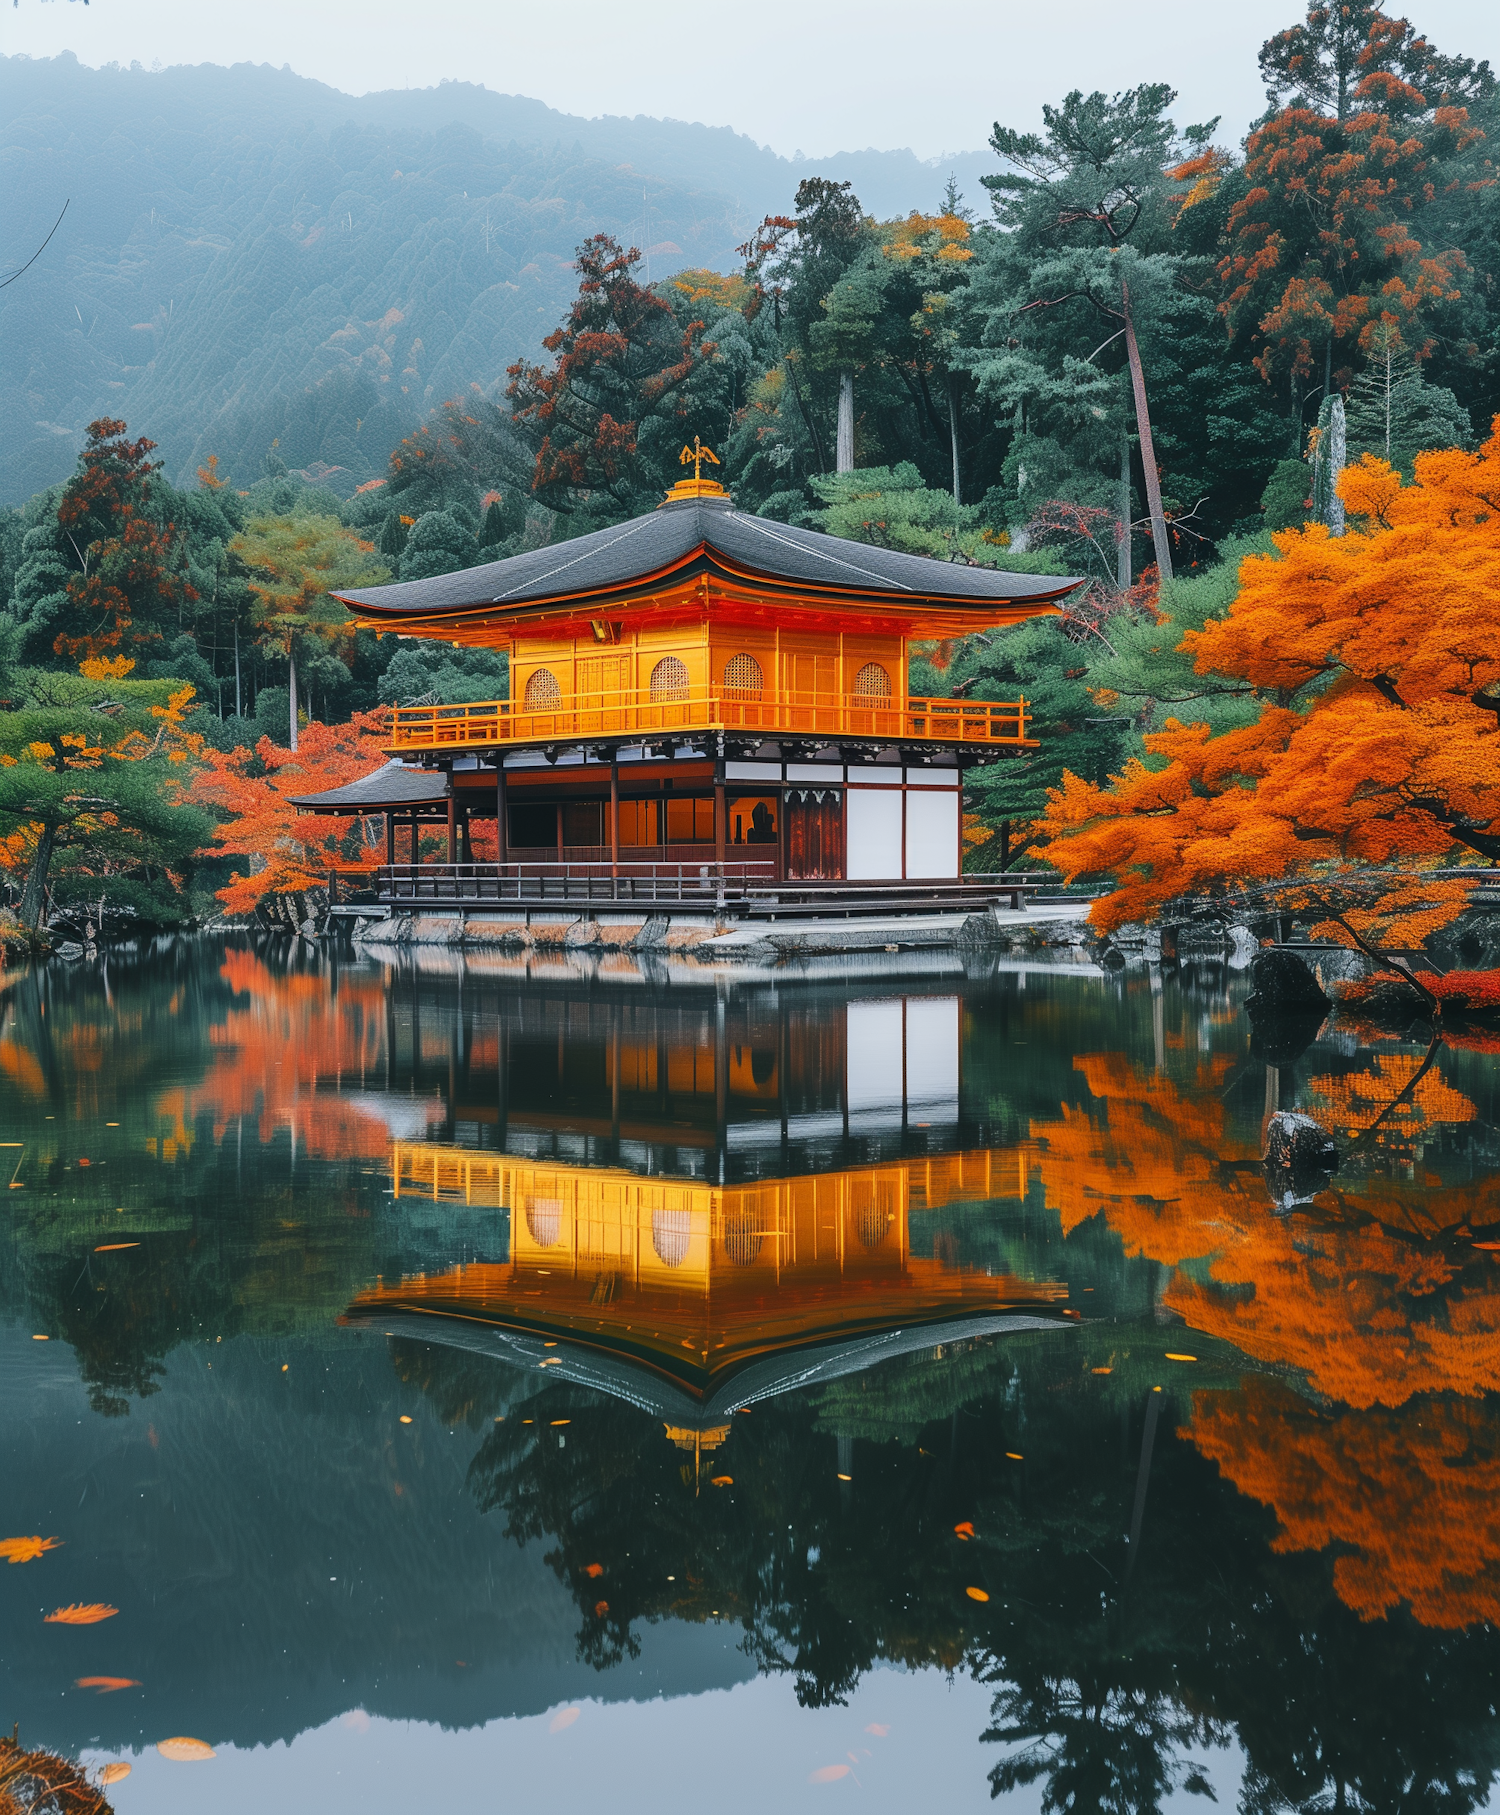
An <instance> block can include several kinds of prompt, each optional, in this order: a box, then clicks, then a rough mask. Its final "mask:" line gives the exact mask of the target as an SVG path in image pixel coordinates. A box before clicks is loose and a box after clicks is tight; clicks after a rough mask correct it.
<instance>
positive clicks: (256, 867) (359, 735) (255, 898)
mask: <svg viewBox="0 0 1500 1815" xmlns="http://www.w3.org/2000/svg"><path fill="white" fill-rule="evenodd" d="M386 720H387V714H386V713H385V711H384V710H383V709H377V710H375V711H373V712H357V713H355V715H354V717H353V718H352V719H350V721H349V722H348V724H346V725H323V724H318V723H316V722H314V723H312V724H309V725H308V726H306V728H305V729H304V730H303V732H302V735H301V738H300V740H299V747H298V748H297V749H296V750H289V749H286V748H284V747H283V746H281V745H279V744H273V743H272V742H271V740H270V738H268V737H263V738H261V740H260V742H259V743H258V744H256V746H255V748H254V749H253V750H247V749H245V748H244V747H243V746H241V747H240V748H239V749H236V750H230V751H219V750H205V751H204V752H203V759H204V763H205V767H204V768H203V769H201V770H200V771H199V772H198V773H197V774H196V775H195V776H194V777H193V780H192V782H191V785H190V786H189V788H188V790H187V793H188V798H189V799H191V800H193V801H196V802H198V803H199V804H200V805H204V806H216V807H220V808H223V809H225V810H226V811H227V812H228V814H229V817H228V819H226V820H225V822H224V823H223V824H222V825H220V826H218V827H216V828H215V830H214V834H213V846H212V849H213V850H214V851H215V853H216V854H219V855H226V854H227V855H229V856H235V857H244V858H247V859H248V860H249V866H250V867H249V870H248V872H246V873H244V874H241V875H237V876H236V877H235V878H234V880H233V881H232V882H230V883H228V884H226V886H225V887H224V888H222V889H220V890H219V891H218V898H219V900H220V901H222V902H223V904H224V906H225V907H226V908H227V909H228V910H229V912H230V913H232V914H244V913H248V912H250V910H251V909H253V908H254V907H255V906H256V904H257V903H258V902H260V901H262V900H263V899H264V898H265V897H266V896H267V895H286V894H291V893H293V892H294V891H297V890H303V889H311V888H318V887H321V886H322V885H324V884H325V883H326V882H327V880H328V873H329V871H331V870H332V871H337V872H339V873H340V874H344V875H356V876H364V875H368V874H369V873H370V872H372V871H373V870H375V869H376V868H378V867H379V865H380V864H382V863H383V862H384V861H385V842H384V835H383V830H382V824H383V822H382V818H381V815H379V814H373V815H370V816H369V817H367V818H364V819H357V820H349V819H325V818H321V817H314V816H312V815H302V814H299V813H298V811H297V809H296V807H294V806H293V805H292V799H293V797H294V796H296V795H300V794H320V793H323V792H324V791H325V790H327V789H329V788H338V787H342V786H344V785H345V784H346V783H348V782H352V781H358V780H359V779H360V778H361V777H363V776H366V775H368V774H370V772H371V771H372V770H374V769H377V768H379V766H380V765H381V763H382V762H383V761H384V751H383V750H382V749H381V740H382V739H383V738H384V736H385V733H386V728H387V725H386Z"/></svg>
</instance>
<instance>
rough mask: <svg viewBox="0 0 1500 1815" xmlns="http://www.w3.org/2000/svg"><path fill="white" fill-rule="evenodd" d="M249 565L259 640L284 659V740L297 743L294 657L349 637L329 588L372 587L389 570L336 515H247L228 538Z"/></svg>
mask: <svg viewBox="0 0 1500 1815" xmlns="http://www.w3.org/2000/svg"><path fill="white" fill-rule="evenodd" d="M229 546H230V550H231V552H232V553H234V554H236V555H238V556H239V558H240V559H241V560H242V561H243V562H244V563H245V565H246V567H247V568H249V569H250V581H249V584H250V590H251V592H253V593H254V594H255V599H256V618H257V621H258V622H259V624H260V626H261V635H262V639H263V640H264V642H265V643H266V644H267V645H268V646H269V647H271V648H273V649H275V650H277V651H278V652H279V653H280V654H281V655H282V656H284V657H285V659H286V663H287V681H288V687H289V690H290V693H291V723H290V726H289V729H288V744H289V747H290V748H291V749H293V750H295V749H296V748H297V657H298V655H299V653H300V652H301V651H303V650H304V649H305V648H307V646H308V645H309V644H311V643H313V642H315V641H316V642H322V643H323V644H325V645H327V646H332V645H336V644H339V643H344V642H347V641H348V640H349V638H350V636H351V634H352V630H351V626H350V620H349V614H348V612H347V611H346V610H345V609H344V607H343V606H342V605H340V604H339V602H338V601H337V600H336V599H332V598H330V597H329V596H328V595H329V594H330V593H331V592H337V591H342V590H343V589H344V588H345V587H350V586H378V585H379V584H380V582H381V581H382V580H388V579H389V578H390V574H389V573H388V572H387V571H386V569H385V568H383V567H382V566H381V565H380V564H379V562H378V561H377V560H375V559H373V558H372V557H373V556H374V552H375V548H374V544H373V543H371V542H362V541H361V540H360V539H359V537H358V536H356V535H355V534H354V533H353V531H352V530H347V529H345V528H344V526H343V525H342V524H341V523H340V522H339V520H338V518H337V517H322V516H312V515H307V516H285V517H252V518H251V519H250V521H249V523H248V524H246V526H245V529H244V531H243V532H242V533H241V534H240V535H238V536H236V537H235V539H234V540H233V542H231V543H230V545H229Z"/></svg>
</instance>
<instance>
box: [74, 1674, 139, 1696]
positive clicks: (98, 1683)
mask: <svg viewBox="0 0 1500 1815" xmlns="http://www.w3.org/2000/svg"><path fill="white" fill-rule="evenodd" d="M140 1686H141V1685H140V1684H139V1683H138V1682H137V1681H136V1679H135V1678H134V1677H133V1676H80V1677H79V1679H78V1681H77V1682H76V1683H74V1685H73V1687H74V1688H75V1689H97V1690H98V1691H99V1693H100V1694H101V1695H108V1694H110V1692H111V1691H112V1690H115V1689H139V1688H140Z"/></svg>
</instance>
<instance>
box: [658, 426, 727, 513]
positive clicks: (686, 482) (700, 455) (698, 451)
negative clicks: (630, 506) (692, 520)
mask: <svg viewBox="0 0 1500 1815" xmlns="http://www.w3.org/2000/svg"><path fill="white" fill-rule="evenodd" d="M705 460H707V461H708V462H709V464H710V465H712V466H720V465H722V464H723V463H722V462H721V461H720V459H719V456H718V455H717V454H716V453H715V452H714V451H713V449H712V448H711V447H705V446H704V445H703V443H702V441H701V440H700V439H699V437H698V436H697V435H694V437H693V445H692V446H691V447H685V448H684V449H683V450H682V452H681V453H680V454H679V455H678V456H677V464H678V465H679V466H691V467H692V469H693V476H692V478H691V479H679V480H678V481H677V483H676V484H675V485H674V486H673V487H672V489H671V490H670V491H669V492H668V493H667V496H666V502H667V503H668V504H680V503H681V502H682V501H683V500H684V499H690V498H727V497H728V496H729V494H728V492H726V491H725V490H724V487H723V486H722V485H720V484H719V482H718V480H717V479H705V478H704V477H703V462H704V461H705Z"/></svg>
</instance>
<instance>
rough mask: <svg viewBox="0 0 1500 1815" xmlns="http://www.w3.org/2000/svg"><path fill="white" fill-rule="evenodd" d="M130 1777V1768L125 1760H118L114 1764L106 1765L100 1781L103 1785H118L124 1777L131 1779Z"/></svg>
mask: <svg viewBox="0 0 1500 1815" xmlns="http://www.w3.org/2000/svg"><path fill="white" fill-rule="evenodd" d="M129 1775H130V1766H129V1765H128V1764H126V1762H125V1760H124V1759H123V1758H117V1759H116V1760H115V1761H114V1763H113V1764H109V1765H106V1766H105V1767H104V1769H103V1770H102V1771H101V1772H100V1773H99V1781H100V1783H102V1784H111V1783H118V1782H119V1781H120V1779H121V1778H122V1777H129Z"/></svg>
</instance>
